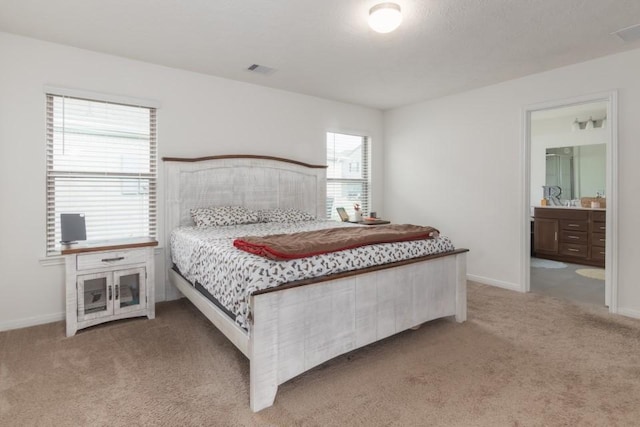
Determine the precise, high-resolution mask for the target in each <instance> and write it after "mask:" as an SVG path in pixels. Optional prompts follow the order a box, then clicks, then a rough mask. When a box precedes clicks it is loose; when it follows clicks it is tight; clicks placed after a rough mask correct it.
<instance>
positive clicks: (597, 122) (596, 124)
mask: <svg viewBox="0 0 640 427" xmlns="http://www.w3.org/2000/svg"><path fill="white" fill-rule="evenodd" d="M605 127H607V116H604V117H603V118H601V119H594V118H593V116H590V117H589V120H585V121H580V120H578V119H577V118H576V119H575V120H574V121H573V123H571V130H573V131H574V132H575V131H579V130H591V129H603V128H605Z"/></svg>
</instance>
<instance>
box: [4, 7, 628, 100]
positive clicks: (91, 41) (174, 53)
mask: <svg viewBox="0 0 640 427" xmlns="http://www.w3.org/2000/svg"><path fill="white" fill-rule="evenodd" d="M380 1H382V0H380ZM396 1H397V3H399V4H400V5H401V7H402V11H403V23H402V25H401V26H400V28H399V29H398V30H396V31H395V32H393V33H389V34H378V33H375V32H373V31H372V30H371V29H369V28H368V26H367V16H368V10H369V8H370V7H371V6H373V5H374V4H376V3H378V2H379V1H376V0H315V1H310V0H188V1H185V0H183V1H180V0H107V1H105V0H56V1H51V0H0V31H5V32H10V33H15V34H21V35H25V36H29V37H34V38H38V39H42V40H48V41H52V42H57V43H62V44H67V45H71V46H76V47H80V48H85V49H90V50H94V51H98V52H104V53H109V54H113V55H119V56H123V57H127V58H133V59H137V60H142V61H147V62H152V63H156V64H162V65H166V66H170V67H175V68H181V69H185V70H191V71H195V72H199V73H204V74H210V75H215V76H220V77H225V78H229V79H234V80H241V81H245V82H250V83H255V84H258V85H263V86H270V87H273V88H279V89H284V90H288V91H293V92H299V93H304V94H309V95H314V96H318V97H322V98H328V99H334V100H338V101H344V102H350V103H354V104H360V105H365V106H369V107H374V108H379V109H389V108H393V107H397V106H401V105H406V104H411V103H415V102H418V101H422V100H427V99H432V98H437V97H441V96H444V95H448V94H453V93H457V92H462V91H465V90H469V89H473V88H476V87H481V86H486V85H489V84H493V83H498V82H501V81H505V80H509V79H513V78H517V77H521V76H525V75H528V74H532V73H536V72H540V71H544V70H548V69H552V68H557V67H560V66H563V65H568V64H572V63H576V62H581V61H585V60H589V59H592V58H596V57H599V56H604V55H608V54H611V53H615V52H620V51H623V50H629V49H634V48H640V41H633V42H628V43H625V42H623V41H622V40H621V39H619V38H618V37H616V36H613V35H611V34H610V33H612V32H614V31H616V30H619V29H621V28H624V27H628V26H631V25H635V24H638V23H640V1H638V0H396ZM254 63H255V64H261V65H264V66H267V67H272V68H275V69H276V71H275V72H273V73H270V74H268V75H265V74H260V73H251V72H249V71H246V68H247V67H248V66H250V65H251V64H254Z"/></svg>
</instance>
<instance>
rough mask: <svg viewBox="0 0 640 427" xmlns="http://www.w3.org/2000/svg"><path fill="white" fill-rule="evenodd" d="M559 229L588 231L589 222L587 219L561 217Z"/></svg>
mask: <svg viewBox="0 0 640 427" xmlns="http://www.w3.org/2000/svg"><path fill="white" fill-rule="evenodd" d="M560 229H561V230H571V231H588V230H589V222H588V221H576V220H572V219H568V220H567V219H563V220H560Z"/></svg>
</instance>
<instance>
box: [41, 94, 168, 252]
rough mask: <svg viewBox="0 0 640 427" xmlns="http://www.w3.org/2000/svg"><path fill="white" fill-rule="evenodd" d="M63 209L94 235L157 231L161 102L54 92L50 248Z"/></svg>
mask: <svg viewBox="0 0 640 427" xmlns="http://www.w3.org/2000/svg"><path fill="white" fill-rule="evenodd" d="M61 213H81V214H84V215H85V222H86V226H87V240H90V241H96V240H98V241H100V240H109V239H121V238H133V237H155V236H156V110H155V108H147V107H138V106H131V105H122V104H115V103H109V102H103V101H95V100H88V99H80V98H73V97H65V96H59V95H52V94H47V254H54V253H56V252H58V251H59V250H60V239H61V236H60V214H61Z"/></svg>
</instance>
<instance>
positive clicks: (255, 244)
mask: <svg viewBox="0 0 640 427" xmlns="http://www.w3.org/2000/svg"><path fill="white" fill-rule="evenodd" d="M438 235H439V231H438V230H436V229H435V228H433V227H422V226H419V225H410V224H391V225H378V226H367V227H340V228H328V229H325V230H317V231H305V232H301V233H291V234H273V235H271V236H263V237H259V236H247V237H240V238H238V239H236V240H234V242H233V246H235V247H236V248H238V249H241V250H243V251H246V252H249V253H252V254H255V255H260V256H263V257H266V258H270V259H274V260H287V259H295V258H305V257H309V256H314V255H321V254H326V253H329V252H336V251H344V250H347V249H353V248H357V247H360V246H366V245H375V244H378V243H393V242H406V241H409V240H423V239H433V238H437V237H438Z"/></svg>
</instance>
